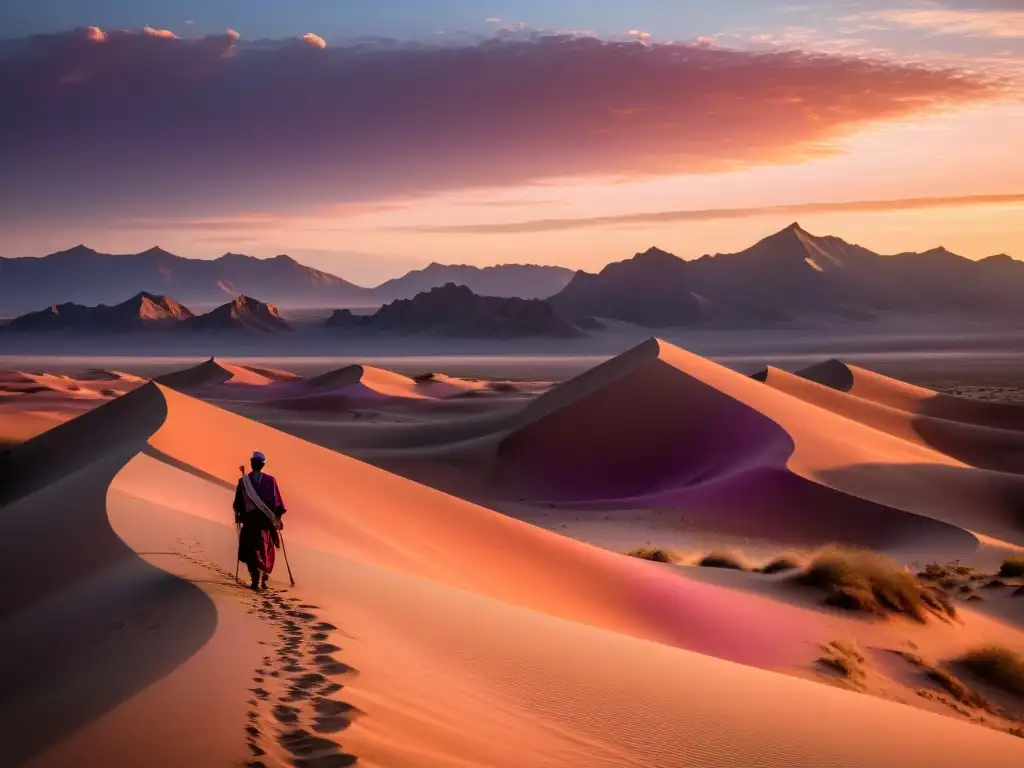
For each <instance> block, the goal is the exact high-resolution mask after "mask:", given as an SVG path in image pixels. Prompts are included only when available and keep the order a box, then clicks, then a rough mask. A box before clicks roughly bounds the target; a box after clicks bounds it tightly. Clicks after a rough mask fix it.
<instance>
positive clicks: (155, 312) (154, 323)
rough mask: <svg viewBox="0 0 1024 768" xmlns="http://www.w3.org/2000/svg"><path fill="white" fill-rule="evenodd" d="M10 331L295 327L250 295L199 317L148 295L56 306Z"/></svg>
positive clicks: (13, 325) (23, 320)
mask: <svg viewBox="0 0 1024 768" xmlns="http://www.w3.org/2000/svg"><path fill="white" fill-rule="evenodd" d="M5 330H6V331H7V332H9V333H18V332H46V331H64V332H70V333H82V334H90V333H99V334H108V333H131V332H149V331H166V330H182V331H190V330H191V331H248V332H258V333H276V332H278V331H289V330H291V326H289V325H288V323H287V322H285V321H284V320H283V319H282V318H281V316H280V314H279V313H278V311H277V308H276V307H275V306H274V305H273V304H264V303H263V302H262V301H257V300H256V299H251V298H249V297H248V296H238V297H236V298H234V299H232V300H231V301H230V302H228V303H227V304H223V305H222V306H220V307H217V308H216V309H214V310H213V311H212V312H208V313H206V314H203V315H196V314H194V313H193V312H192V311H191V310H190V309H189V308H188V307H186V306H184V305H183V304H180V303H178V302H177V301H175V300H174V299H172V298H170V297H169V296H156V295H154V294H151V293H146V292H142V293H139V294H136V295H135V296H133V297H132V298H130V299H128V301H123V302H121V303H120V304H114V305H113V306H107V305H106V304H100V305H98V306H95V307H89V306H84V305H82V304H73V303H70V302H68V303H64V304H55V305H53V306H50V307H49V308H47V309H43V310H39V311H38V312H29V313H28V314H25V315H21V316H20V317H16V318H14V319H13V320H12V321H11V322H10V323H8V324H7V326H6V328H5Z"/></svg>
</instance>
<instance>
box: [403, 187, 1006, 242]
mask: <svg viewBox="0 0 1024 768" xmlns="http://www.w3.org/2000/svg"><path fill="white" fill-rule="evenodd" d="M1006 203H1024V194H1019V195H966V196H962V197H913V198H902V199H899V200H854V201H849V202H842V203H800V204H797V205H773V206H763V207H760V208H709V209H705V210H688V211H687V210H681V211H655V212H653V213H627V214H620V215H617V216H591V217H587V218H575V219H533V220H530V221H512V222H505V223H501V224H455V225H450V226H411V227H397V228H396V229H399V230H401V231H406V232H408V231H413V232H422V233H424V234H435V235H439V234H463V235H470V234H473V235H497V234H504V235H511V234H525V233H532V232H557V231H560V230H567V229H589V228H591V227H615V226H619V227H626V226H638V225H647V226H649V225H651V224H669V223H674V222H680V221H718V220H721V219H748V218H751V217H754V216H769V215H786V216H800V215H802V214H805V213H868V212H872V211H909V210H917V209H921V208H939V207H942V206H950V205H956V206H965V205H996V204H1006Z"/></svg>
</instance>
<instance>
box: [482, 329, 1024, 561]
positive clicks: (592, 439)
mask: <svg viewBox="0 0 1024 768" xmlns="http://www.w3.org/2000/svg"><path fill="white" fill-rule="evenodd" d="M767 381H768V384H769V386H765V385H764V384H763V383H761V382H759V381H757V380H755V379H753V378H749V377H746V376H743V375H741V374H738V373H736V372H734V371H732V370H729V369H727V368H725V367H723V366H720V365H718V364H716V363H713V362H711V361H708V360H705V359H703V358H700V357H698V356H696V355H692V354H690V353H687V352H685V351H683V350H681V349H678V348H677V347H673V346H672V345H670V344H666V343H665V342H661V341H658V340H654V339H652V340H650V341H648V342H645V343H644V344H641V345H640V346H638V347H636V348H634V349H633V350H631V351H629V352H627V353H625V354H623V355H620V356H619V357H617V358H615V359H613V360H611V361H609V362H608V363H605V364H604V365H601V366H598V367H597V368H595V369H593V370H591V371H589V372H587V373H585V374H583V375H582V376H579V377H577V378H576V379H574V380H572V381H570V382H567V383H565V384H563V385H561V386H560V387H557V388H556V389H555V390H553V391H552V392H550V393H548V394H545V395H543V396H542V397H540V398H538V399H537V400H536V401H535V402H534V403H532V404H531V405H530V406H528V408H527V409H526V410H525V411H524V417H523V423H522V426H521V427H520V428H519V429H517V430H515V431H514V432H513V433H512V434H511V435H509V437H507V438H506V439H505V440H504V441H503V443H502V445H501V447H500V456H501V468H502V473H503V480H504V482H505V483H507V484H508V485H510V486H512V487H525V488H527V489H529V491H530V492H531V493H533V494H535V495H537V496H538V497H539V498H550V499H552V500H556V501H563V502H573V503H577V504H586V505H589V506H602V505H604V506H622V505H624V504H625V505H629V506H637V507H650V506H659V505H660V506H673V507H678V508H682V509H685V510H686V512H687V517H688V519H690V520H694V519H696V520H697V521H700V522H701V523H702V524H708V523H711V524H714V525H715V526H717V528H718V529H719V530H722V531H723V532H729V533H745V534H747V535H763V536H769V537H773V538H776V539H779V540H783V541H790V542H797V543H822V542H824V541H828V540H830V539H837V540H840V541H844V542H847V543H851V544H863V545H869V546H873V547H879V546H885V547H887V548H900V549H902V548H905V547H912V546H923V547H925V549H924V551H934V552H948V553H959V554H968V553H969V552H970V551H972V550H973V548H974V546H975V544H974V543H973V542H972V537H971V536H969V535H968V534H966V533H965V531H977V532H979V533H984V534H987V535H991V536H995V537H998V538H1001V539H1004V540H1006V541H1011V542H1015V543H1018V544H1022V543H1024V523H1022V521H1021V519H1020V517H1019V513H1018V510H1019V509H1020V507H1021V505H1022V504H1024V478H1022V477H1021V476H1020V475H1017V474H1015V472H1016V471H1017V470H1018V469H1019V468H1020V467H1021V464H1020V463H1019V457H1020V455H1021V454H1020V451H1021V448H1024V443H1021V442H1020V441H1019V440H1018V439H1017V437H1016V436H1015V435H1014V434H1013V433H1008V432H1007V431H1005V430H1002V431H994V430H983V431H979V430H980V429H981V428H980V427H976V426H974V425H968V424H965V423H963V422H957V423H952V422H943V423H941V424H935V423H932V422H925V423H923V424H921V425H919V424H918V423H917V422H916V421H915V417H914V416H912V415H911V414H910V413H908V412H907V411H905V410H897V409H896V408H893V407H891V406H886V405H883V404H881V403H879V402H876V401H867V400H864V399H861V398H858V397H856V396H855V395H852V394H848V393H845V392H842V391H836V390H831V389H827V388H825V387H822V386H818V385H816V384H812V383H810V382H804V381H802V380H800V379H796V378H795V377H787V376H786V375H784V374H783V373H782V372H779V371H774V370H772V371H770V372H769V374H768V376H767ZM832 383H836V382H835V380H833V381H832ZM877 389H878V387H877V386H876V390H877ZM887 391H888V390H887ZM627 404H628V405H627ZM968 460H970V462H972V463H969V461H968ZM993 469H1001V470H1005V471H999V472H997V471H992V470H993ZM823 507H827V508H830V509H833V510H835V513H834V514H829V515H822V514H820V509H821V508H823ZM958 529H961V530H958ZM928 547H932V548H933V549H932V550H928Z"/></svg>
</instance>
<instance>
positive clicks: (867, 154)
mask: <svg viewBox="0 0 1024 768" xmlns="http://www.w3.org/2000/svg"><path fill="white" fill-rule="evenodd" d="M0 37H2V38H3V39H2V40H0V104H3V105H4V107H3V109H2V110H0V169H2V172H0V255H3V256H30V255H32V256H35V255H42V254H45V253H49V252H52V251H55V250H59V249H63V248H67V247H70V246H72V245H75V244H77V243H79V242H83V243H85V244H87V245H90V246H91V247H93V248H96V249H98V250H102V251H107V252H113V253H122V252H134V251H139V250H142V249H145V248H148V247H150V246H152V245H154V244H159V245H161V246H163V247H164V248H166V249H168V250H171V251H173V252H175V253H179V254H181V255H184V256H199V257H213V256H217V255H220V254H222V253H224V252H225V251H228V250H231V251H236V252H239V251H240V252H244V253H250V254H253V255H257V256H269V255H274V254H277V253H289V254H291V255H293V256H295V257H296V258H298V259H300V260H301V261H304V262H306V263H309V264H312V265H315V266H317V267H319V268H322V269H326V270H328V271H331V272H334V273H336V274H339V275H341V276H343V277H346V278H348V279H352V280H354V281H356V282H361V283H364V284H371V283H375V282H379V281H380V280H383V279H385V278H388V277H392V276H395V275H397V274H399V273H401V272H404V271H405V270H407V269H409V268H412V267H417V266H422V265H424V264H426V263H428V262H430V261H440V262H446V263H455V262H458V263H472V264H480V265H484V264H494V263H500V262H510V261H514V262H532V263H546V264H563V265H566V266H570V267H573V268H583V269H589V270H597V269H599V268H600V267H601V266H603V265H604V264H605V263H607V262H609V261H615V260H619V259H622V258H626V257H628V256H629V255H631V254H633V253H634V252H636V251H639V250H644V249H646V248H647V247H649V246H651V245H658V246H659V247H661V248H664V249H666V250H669V251H672V252H674V253H676V254H678V255H680V256H683V257H696V256H699V255H701V254H703V253H708V252H727V251H733V250H739V249H741V248H744V247H746V246H748V245H750V244H752V243H753V242H754V241H755V240H757V239H759V238H760V237H762V236H764V235H767V234H769V233H771V232H772V231H775V230H777V229H780V228H781V227H783V226H785V225H787V224H789V223H790V222H792V221H794V220H799V221H800V222H801V224H803V226H804V227H805V228H806V229H808V230H810V231H811V232H814V233H816V234H834V235H838V236H840V237H843V238H844V239H846V240H850V241H853V242H857V243H860V244H862V245H865V246H867V247H869V248H872V249H874V250H877V251H881V252H887V253H888V252H898V251H904V250H925V249H927V248H931V247H934V246H937V245H940V244H941V245H945V246H946V247H948V248H949V249H951V250H954V251H956V252H958V253H962V254H964V255H966V256H970V257H972V258H979V257H983V256H987V255H990V254H993V253H998V252H1006V253H1009V254H1011V255H1013V256H1016V257H1017V258H1021V259H1024V99H1022V93H1024V0H989V1H988V2H986V1H985V0H932V1H928V2H926V1H915V0H904V2H882V1H881V0H832V1H829V2H824V1H820V2H805V3H800V2H799V0H796V1H795V2H792V3H786V2H783V1H780V0H775V1H773V0H718V2H714V3H705V2H683V1H682V0H631V2H628V3H594V2H590V0H518V2H512V1H511V0H502V1H496V2H484V1H482V0H388V1H387V2H383V1H382V0H288V1H286V0H176V1H175V2H171V0H38V1H37V2H33V3H27V2H24V3H5V4H4V5H3V7H2V8H0Z"/></svg>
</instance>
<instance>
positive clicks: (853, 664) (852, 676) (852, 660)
mask: <svg viewBox="0 0 1024 768" xmlns="http://www.w3.org/2000/svg"><path fill="white" fill-rule="evenodd" d="M821 650H822V651H824V655H822V656H819V657H818V658H817V659H815V661H816V662H817V663H818V664H820V665H821V666H823V667H825V668H826V669H828V670H829V671H831V672H835V673H838V674H839V675H841V676H842V677H844V678H846V679H847V680H849V681H851V682H854V683H859V682H860V680H861V679H862V678H863V677H864V663H865V662H866V661H867V659H865V657H864V654H863V653H861V652H860V649H859V648H858V647H857V644H856V643H855V642H853V641H852V640H850V641H845V640H833V641H832V642H831V643H829V644H828V645H823V646H821Z"/></svg>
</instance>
